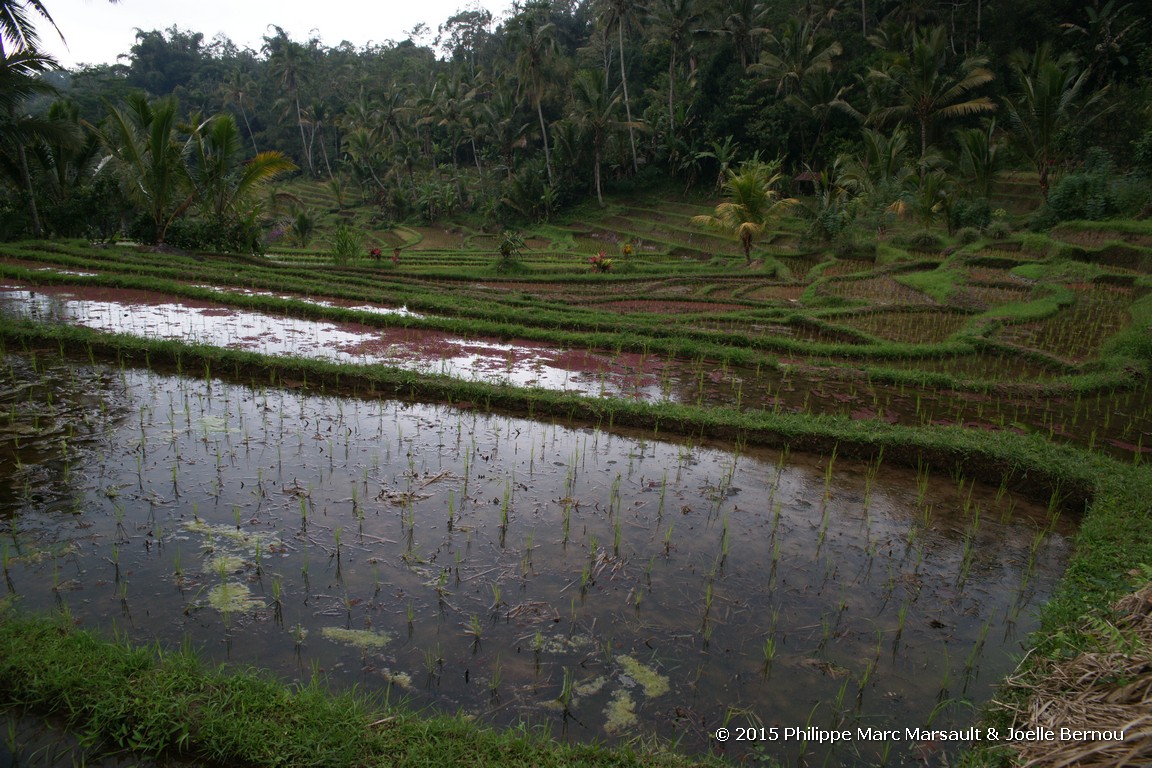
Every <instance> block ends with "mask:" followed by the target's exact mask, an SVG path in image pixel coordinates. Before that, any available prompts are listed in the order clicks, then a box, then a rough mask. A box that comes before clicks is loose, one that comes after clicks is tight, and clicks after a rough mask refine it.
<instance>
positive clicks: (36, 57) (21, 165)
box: [0, 48, 79, 237]
mask: <svg viewBox="0 0 1152 768" xmlns="http://www.w3.org/2000/svg"><path fill="white" fill-rule="evenodd" d="M55 66H56V62H55V60H53V59H52V58H51V57H49V56H45V55H43V54H41V53H39V52H37V51H36V50H35V49H34V48H18V49H16V50H14V51H12V52H10V53H5V54H4V55H3V58H0V150H2V151H3V152H4V154H5V155H7V158H8V162H7V163H6V165H7V166H8V167H7V168H5V173H6V175H7V176H9V178H13V179H15V180H16V181H17V186H18V187H19V188H20V189H21V190H22V192H23V194H24V197H25V199H26V204H27V206H28V216H29V220H30V222H31V224H32V233H33V235H34V236H35V237H40V236H41V235H42V234H43V228H42V227H41V222H40V212H39V210H38V208H37V206H36V194H35V190H34V189H33V187H32V175H31V171H30V169H29V164H28V152H27V149H28V147H29V146H30V145H34V144H37V143H40V142H43V141H57V142H60V141H69V140H71V141H72V142H73V143H78V141H79V140H78V138H74V136H73V135H72V134H71V133H70V131H69V130H68V127H67V125H64V124H60V123H58V122H57V121H52V120H43V119H39V118H34V117H31V116H28V115H21V114H20V108H21V106H22V105H23V104H24V102H25V100H26V99H28V98H29V97H31V96H33V95H36V94H48V93H55V89H54V88H53V87H52V86H51V85H49V84H48V83H47V82H46V81H44V80H43V79H41V77H40V76H41V75H43V74H44V73H45V72H46V71H48V70H49V69H52V68H54V67H55Z"/></svg>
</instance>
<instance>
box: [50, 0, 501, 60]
mask: <svg viewBox="0 0 1152 768" xmlns="http://www.w3.org/2000/svg"><path fill="white" fill-rule="evenodd" d="M43 3H44V7H45V8H47V10H48V13H50V14H51V15H52V19H53V20H54V21H55V22H56V26H57V27H59V28H60V31H61V32H62V33H63V34H64V38H65V40H66V41H67V46H65V44H64V43H63V42H61V40H60V36H59V35H57V34H56V32H55V30H53V29H52V28H51V26H49V25H48V24H46V23H44V22H39V23H37V29H38V30H39V33H40V42H41V44H42V45H41V47H42V48H43V49H44V50H45V51H47V52H48V53H49V54H51V55H53V56H54V57H56V59H57V61H59V62H60V64H61V65H63V66H64V67H69V68H72V67H76V66H78V65H80V64H111V63H114V62H115V61H116V57H117V56H119V55H121V54H126V53H128V51H129V49H130V48H131V47H132V44H133V43H134V42H135V41H136V30H137V29H142V30H144V31H146V32H147V31H151V30H153V29H160V30H165V29H168V28H169V27H171V26H172V25H173V24H175V25H176V26H178V27H179V28H180V29H181V30H185V31H190V32H202V33H203V34H204V40H205V42H206V43H207V42H208V41H210V40H211V39H212V38H213V37H215V35H216V34H217V33H223V34H225V35H227V36H228V37H229V38H231V40H232V42H234V43H236V45H238V46H239V47H240V48H245V47H247V48H252V49H253V50H256V51H259V50H260V45H261V43H262V38H263V37H264V36H265V35H267V34H269V33H270V30H269V28H268V25H269V24H276V25H278V26H280V27H282V28H283V29H284V30H285V31H286V32H288V34H289V36H290V37H291V38H292V39H293V40H298V41H300V42H304V41H305V40H308V39H309V38H310V37H313V36H318V37H319V38H320V40H321V42H322V43H323V44H324V45H325V46H329V47H331V46H336V45H339V44H340V43H341V42H342V41H344V40H347V41H348V42H350V43H352V44H353V45H354V46H355V47H357V48H359V47H362V46H364V45H365V44H367V43H369V42H373V43H384V42H387V41H389V40H395V41H400V40H404V39H405V38H407V37H408V34H407V33H408V31H409V30H411V29H413V28H414V27H415V26H416V25H417V24H419V23H421V22H423V23H425V24H427V25H428V27H429V28H430V29H431V31H432V34H433V35H435V32H436V28H437V27H438V26H439V25H440V24H442V23H443V22H444V21H446V20H447V19H448V17H449V16H452V15H453V14H455V13H456V11H458V10H460V9H462V8H469V7H473V6H475V5H480V6H482V7H484V8H487V9H488V10H489V11H491V12H492V15H493V17H494V19H495V20H497V21H498V20H499V19H500V18H501V17H502V16H503V15H504V14H506V13H507V11H508V10H509V8H511V6H512V2H511V0H323V1H322V2H305V0H272V1H271V2H260V0H191V2H189V1H188V0H184V1H183V2H176V0H120V2H119V3H118V4H116V5H112V4H110V3H109V2H107V0H43ZM426 42H428V43H431V39H430V38H429V39H428V40H427V41H426Z"/></svg>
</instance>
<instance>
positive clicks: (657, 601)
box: [0, 358, 1071, 764]
mask: <svg viewBox="0 0 1152 768" xmlns="http://www.w3.org/2000/svg"><path fill="white" fill-rule="evenodd" d="M45 375H48V376H51V377H54V379H55V380H60V381H68V380H70V378H75V379H76V380H81V381H86V382H90V385H89V386H86V387H85V391H86V393H87V396H88V397H89V398H91V400H90V402H89V409H90V410H96V411H99V410H100V409H101V408H103V407H106V406H104V405H102V403H104V402H108V401H111V402H115V403H118V404H119V405H117V406H116V407H117V408H118V409H119V411H118V412H120V413H124V414H127V415H128V416H127V418H120V419H104V420H96V421H94V422H93V425H94V426H93V430H94V433H93V434H94V435H95V437H96V438H98V439H97V441H96V444H95V445H98V447H94V448H93V449H92V450H89V451H87V452H86V453H85V454H84V455H83V456H82V457H78V456H73V458H72V466H71V468H70V471H69V473H68V475H67V477H66V478H64V477H63V476H62V475H61V474H60V471H59V469H53V470H52V473H50V474H49V475H47V476H46V477H49V478H51V480H48V481H45V482H51V483H52V484H55V485H58V486H62V487H64V488H66V489H67V494H68V495H69V497H70V498H71V499H72V501H71V503H70V504H69V505H68V507H69V509H68V511H67V513H65V512H64V511H62V509H61V508H60V505H59V504H56V503H53V502H52V501H51V500H50V499H49V497H47V496H40V495H38V493H37V492H38V491H39V490H40V485H41V483H39V482H37V481H36V480H35V478H34V477H33V479H30V480H29V482H28V487H29V491H30V492H29V493H27V494H24V495H21V496H19V497H18V498H15V499H12V500H11V501H10V502H9V503H8V504H7V509H8V515H7V516H6V517H5V518H4V520H3V522H2V523H0V525H2V526H3V528H2V533H3V536H4V542H5V543H4V546H5V562H6V566H7V567H6V572H7V573H8V574H9V580H10V586H9V588H10V589H11V590H12V591H14V592H15V593H16V595H17V596H18V597H19V599H20V600H21V601H22V602H23V604H24V605H25V606H26V607H28V608H47V607H52V606H56V605H66V606H67V607H68V608H69V610H70V611H71V612H72V614H73V615H74V616H75V617H76V618H77V619H78V620H80V621H81V622H82V623H83V624H85V625H88V626H97V627H102V628H105V629H108V628H110V627H112V626H113V625H115V626H117V627H119V628H120V629H121V630H124V629H127V631H129V632H130V633H131V634H132V636H133V637H134V638H136V639H138V640H150V639H158V640H160V641H161V642H164V643H169V644H177V643H180V642H182V641H183V639H184V638H189V639H191V641H192V642H193V643H194V644H195V645H197V646H199V647H202V648H203V649H204V651H205V653H206V654H208V655H209V656H211V657H213V658H217V659H231V660H233V661H237V662H243V663H250V664H256V665H259V666H261V667H266V668H269V669H272V670H274V671H276V672H277V673H279V674H282V675H284V676H287V677H292V676H296V675H300V676H307V675H308V674H310V671H311V669H312V667H313V666H314V665H315V666H316V667H319V668H321V669H322V670H324V672H325V674H326V675H327V676H328V677H329V679H330V680H331V681H333V683H334V684H336V685H337V686H345V685H353V684H357V685H361V686H365V687H368V688H370V689H374V690H379V689H384V688H387V687H392V688H393V689H394V690H395V692H396V693H397V694H398V695H403V696H405V697H408V698H409V699H410V700H411V701H412V702H413V703H415V704H416V705H425V704H428V705H432V706H436V707H440V708H442V709H444V710H447V711H457V710H462V711H465V712H469V713H473V714H475V715H476V716H478V717H481V718H484V719H487V720H490V721H492V722H495V723H498V724H509V723H515V722H520V721H524V720H527V721H530V722H532V723H547V724H548V725H549V726H550V727H551V728H552V730H553V732H554V733H556V734H557V735H561V736H563V737H565V738H572V739H627V738H630V737H631V736H634V735H636V734H638V733H656V734H660V735H661V736H665V737H668V738H674V739H678V740H679V741H680V745H681V748H682V749H684V750H686V751H688V752H693V753H703V752H705V751H709V750H712V749H715V748H716V742H715V741H714V740H711V739H710V738H709V736H708V734H709V732H711V731H712V730H714V729H715V728H716V727H717V726H718V725H720V724H721V723H723V722H725V721H726V720H727V721H729V722H730V723H732V724H737V723H738V724H744V725H754V724H760V723H763V724H769V725H780V726H804V725H805V724H811V725H815V726H820V727H833V726H836V727H852V728H854V727H856V725H857V724H859V725H864V726H876V727H892V728H900V729H903V728H905V727H914V726H917V725H924V724H927V723H929V722H931V723H932V724H933V726H934V727H952V726H962V725H964V724H967V723H969V722H971V720H972V718H973V707H974V706H975V705H978V704H979V703H980V702H982V701H985V700H987V698H988V697H989V696H990V695H991V693H992V687H993V686H994V685H995V684H996V683H997V681H998V680H999V679H1000V678H1001V677H1002V676H1003V675H1004V674H1006V673H1007V672H1008V671H1010V670H1011V669H1012V668H1013V667H1014V664H1015V661H1014V659H1013V654H1015V653H1018V652H1019V650H1020V643H1021V640H1022V638H1023V636H1024V634H1025V633H1026V632H1027V631H1029V630H1030V629H1033V628H1034V627H1035V623H1034V620H1033V612H1034V610H1035V608H1036V607H1037V606H1038V605H1039V604H1040V603H1041V602H1042V601H1043V600H1044V599H1045V598H1046V597H1047V595H1048V594H1049V592H1050V590H1051V588H1052V585H1053V583H1054V581H1055V579H1056V578H1057V577H1058V574H1059V573H1060V571H1061V569H1062V568H1063V565H1064V563H1065V561H1066V557H1067V553H1068V542H1067V539H1066V536H1067V535H1068V534H1069V533H1070V532H1071V530H1070V524H1069V523H1068V522H1067V521H1065V520H1063V519H1062V518H1061V517H1060V516H1059V515H1058V514H1056V512H1055V511H1054V510H1053V511H1050V510H1048V509H1046V508H1045V507H1044V506H1043V505H1037V504H1034V503H1031V502H1029V501H1028V500H1026V499H1022V498H1019V497H1017V496H1015V495H1014V494H1013V493H1012V492H1011V491H1009V490H1007V489H1003V488H1000V489H998V488H995V487H987V486H983V485H981V484H980V483H975V482H973V480H972V479H971V478H968V477H965V476H963V475H962V474H957V475H955V476H946V475H941V474H933V473H929V472H916V471H915V470H906V469H903V468H898V467H894V466H890V465H889V464H887V463H885V462H884V461H883V460H880V461H878V462H874V463H872V464H867V465H865V464H859V463H853V462H848V461H845V460H843V459H842V458H836V457H834V456H829V457H810V456H796V455H794V456H789V455H786V454H780V453H776V452H761V451H753V450H745V451H740V452H734V451H733V450H731V448H730V447H725V446H708V445H699V444H693V443H691V442H674V441H666V440H656V439H653V437H652V436H651V435H646V434H640V433H636V434H623V433H619V432H605V431H601V430H597V429H590V428H572V427H568V426H564V425H562V424H556V423H547V422H537V421H530V420H525V419H516V418H508V417H504V416H497V415H491V414H485V413H481V412H477V411H474V410H456V409H452V408H448V407H443V406H428V405H412V404H402V403H396V402H388V401H375V400H360V399H351V398H336V397H322V396H316V395H311V394H308V393H306V392H301V391H286V390H277V389H267V388H261V387H256V388H251V387H247V386H242V385H239V384H235V383H227V382H223V381H220V380H203V379H197V380H190V379H186V378H180V377H175V376H168V375H164V374H160V373H156V372H150V371H147V370H134V369H124V370H115V369H109V368H105V367H101V366H92V365H89V364H87V363H76V362H66V361H64V362H56V363H52V364H49V363H48V362H47V361H45V360H43V359H41V360H40V361H38V363H37V367H36V370H35V371H33V370H32V367H31V365H29V364H25V363H24V362H22V361H20V359H19V358H10V362H9V363H8V364H7V365H6V367H5V373H4V380H3V386H5V387H6V388H9V389H13V390H16V389H20V388H21V387H27V386H28V379H29V377H33V378H34V377H42V376H45ZM25 391H29V392H31V393H32V394H31V395H30V398H31V399H32V400H44V399H47V398H48V397H49V395H48V394H47V392H48V390H47V389H45V388H31V389H26V390H25ZM53 397H54V396H53ZM59 418H62V419H67V420H68V421H69V423H71V422H80V421H82V420H83V415H82V413H81V412H80V411H79V410H75V409H71V410H70V409H65V410H64V411H63V414H62V415H61V416H60V417H59ZM16 420H17V421H18V419H16ZM13 450H15V451H17V452H18V453H19V455H20V456H21V459H20V460H21V462H22V463H24V464H25V465H31V464H33V463H38V464H43V465H47V466H51V467H57V466H58V465H59V464H60V463H61V461H63V460H64V459H63V457H62V456H60V455H57V456H53V455H44V456H39V457H34V456H33V454H32V453H24V452H23V451H25V450H31V449H26V448H25V447H23V446H21V447H13ZM753 746H754V745H752V744H748V743H744V744H737V743H730V744H729V745H728V753H729V754H733V755H741V754H744V752H745V751H746V750H747V749H748V748H750V747H753ZM759 746H762V745H759ZM889 746H890V747H891V748H892V750H893V751H892V752H891V754H893V755H895V754H910V750H912V749H914V748H915V745H912V744H894V745H889ZM757 748H758V747H757ZM883 748H884V745H883V744H861V743H853V744H851V745H849V747H847V748H844V749H841V750H837V751H835V752H830V751H828V748H827V747H824V746H818V745H814V744H801V743H797V742H790V743H778V744H772V745H768V749H769V753H770V754H772V755H774V756H776V757H778V758H781V759H784V760H789V761H792V760H796V759H798V757H799V756H800V755H801V754H802V753H804V754H807V755H808V757H809V758H810V759H819V760H824V759H825V758H826V757H828V756H829V755H832V754H834V757H829V758H828V759H831V760H832V761H833V762H836V763H842V764H851V763H854V762H861V763H867V762H872V761H875V760H876V759H878V755H879V754H880V750H882V749H883ZM949 748H951V747H949Z"/></svg>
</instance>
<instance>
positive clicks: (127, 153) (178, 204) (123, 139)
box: [98, 93, 195, 245]
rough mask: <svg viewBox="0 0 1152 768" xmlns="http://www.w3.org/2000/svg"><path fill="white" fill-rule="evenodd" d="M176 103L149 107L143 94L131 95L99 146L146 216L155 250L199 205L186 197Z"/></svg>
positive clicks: (111, 113)
mask: <svg viewBox="0 0 1152 768" xmlns="http://www.w3.org/2000/svg"><path fill="white" fill-rule="evenodd" d="M176 109H177V108H176V102H175V100H173V99H161V100H159V101H157V102H154V103H153V102H149V101H148V99H147V97H145V96H144V94H142V93H134V94H131V95H130V96H129V97H128V99H127V102H126V103H125V105H124V106H123V107H114V108H112V109H111V110H110V111H109V115H108V120H107V122H106V123H105V125H104V126H103V127H102V128H101V129H99V131H98V133H99V135H100V138H101V141H102V142H103V143H104V145H105V146H106V147H107V148H108V150H109V151H110V152H111V156H112V158H113V159H114V160H115V162H116V167H117V169H118V170H119V171H120V175H121V182H122V185H123V188H124V190H125V192H126V194H127V195H128V196H129V197H130V198H131V199H132V200H134V201H135V202H136V203H137V204H138V205H139V206H140V208H141V209H142V210H143V211H144V214H145V215H146V217H147V219H148V222H149V225H150V231H149V232H148V233H147V236H148V237H149V239H151V241H152V242H153V243H155V244H157V245H162V244H163V243H164V236H165V235H166V234H167V232H168V227H169V226H171V224H172V222H173V221H175V220H176V219H177V218H179V217H180V216H183V215H184V213H185V212H186V211H187V210H188V208H189V207H190V206H191V205H192V204H193V203H194V202H195V196H194V195H193V194H189V192H188V173H187V168H186V166H185V164H184V155H185V152H186V151H187V146H188V145H187V142H186V141H183V140H181V139H180V137H179V136H178V135H177V132H176V129H177V124H178V118H177V112H176Z"/></svg>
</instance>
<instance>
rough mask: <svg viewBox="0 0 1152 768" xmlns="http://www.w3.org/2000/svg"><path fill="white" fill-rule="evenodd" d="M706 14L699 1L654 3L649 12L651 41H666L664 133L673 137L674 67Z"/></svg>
mask: <svg viewBox="0 0 1152 768" xmlns="http://www.w3.org/2000/svg"><path fill="white" fill-rule="evenodd" d="M706 16H707V13H706V11H705V8H704V4H703V3H702V2H700V0H656V2H654V3H653V4H652V9H651V11H650V12H649V19H650V20H651V22H652V25H653V27H654V28H655V29H654V30H653V35H652V38H653V39H658V40H667V41H668V45H669V55H668V132H669V134H672V135H673V136H674V135H675V134H676V106H675V103H676V80H677V65H679V64H680V62H681V60H682V59H683V58H684V57H685V56H686V55H687V53H688V52H689V50H690V49H691V43H692V38H693V36H695V35H696V34H698V33H699V31H700V28H701V26H702V25H703V23H704V19H705V18H706Z"/></svg>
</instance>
